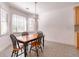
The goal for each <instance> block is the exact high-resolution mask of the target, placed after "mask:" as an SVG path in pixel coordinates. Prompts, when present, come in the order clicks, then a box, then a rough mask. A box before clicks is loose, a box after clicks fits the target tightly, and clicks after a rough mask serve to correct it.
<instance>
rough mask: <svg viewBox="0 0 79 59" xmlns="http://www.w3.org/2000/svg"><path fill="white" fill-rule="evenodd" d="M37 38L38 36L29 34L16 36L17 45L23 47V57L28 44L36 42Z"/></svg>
mask: <svg viewBox="0 0 79 59" xmlns="http://www.w3.org/2000/svg"><path fill="white" fill-rule="evenodd" d="M37 36H38V34H30V35H25V36H18V37H17V39H18V40H17V41H18V42H19V43H22V44H23V46H24V57H26V56H27V49H26V48H27V46H28V43H29V42H32V41H35V40H37V39H36V38H37Z"/></svg>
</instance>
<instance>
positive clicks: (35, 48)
mask: <svg viewBox="0 0 79 59" xmlns="http://www.w3.org/2000/svg"><path fill="white" fill-rule="evenodd" d="M40 39H41V36H39V37H37V38H35V41H33V42H31V47H30V53H31V50H32V51H35V52H36V53H37V56H39V54H38V50H39V49H41V52H43V50H42V46H41V42H39V40H40Z"/></svg>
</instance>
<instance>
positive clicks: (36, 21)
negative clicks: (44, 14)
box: [34, 2, 38, 31]
mask: <svg viewBox="0 0 79 59" xmlns="http://www.w3.org/2000/svg"><path fill="white" fill-rule="evenodd" d="M36 8H37V2H35V17H34V18H35V23H36V31H38V15H37V12H36Z"/></svg>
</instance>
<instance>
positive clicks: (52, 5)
mask: <svg viewBox="0 0 79 59" xmlns="http://www.w3.org/2000/svg"><path fill="white" fill-rule="evenodd" d="M8 4H10V6H12V7H16V8H19V9H21V10H23V11H29V12H31V13H35V3H34V2H9V3H8ZM75 4H79V3H78V2H38V3H37V4H36V12H37V13H38V14H40V13H43V12H47V11H51V10H56V9H59V8H65V7H68V6H72V5H75Z"/></svg>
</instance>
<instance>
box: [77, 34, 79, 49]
mask: <svg viewBox="0 0 79 59" xmlns="http://www.w3.org/2000/svg"><path fill="white" fill-rule="evenodd" d="M77 48H78V49H79V32H77Z"/></svg>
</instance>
